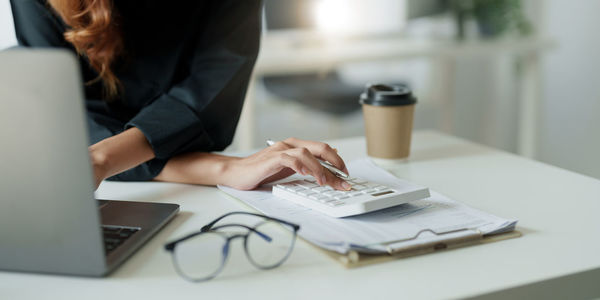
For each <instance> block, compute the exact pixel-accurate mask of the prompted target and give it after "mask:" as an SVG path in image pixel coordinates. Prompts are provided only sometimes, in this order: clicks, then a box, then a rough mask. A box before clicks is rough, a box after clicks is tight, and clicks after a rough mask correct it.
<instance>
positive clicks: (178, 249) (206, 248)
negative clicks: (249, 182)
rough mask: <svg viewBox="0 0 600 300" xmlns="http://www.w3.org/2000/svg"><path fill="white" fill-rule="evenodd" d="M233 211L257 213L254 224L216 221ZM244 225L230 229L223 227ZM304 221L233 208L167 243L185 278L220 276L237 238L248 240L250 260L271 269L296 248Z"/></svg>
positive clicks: (245, 249)
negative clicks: (232, 231)
mask: <svg viewBox="0 0 600 300" xmlns="http://www.w3.org/2000/svg"><path fill="white" fill-rule="evenodd" d="M231 215H247V216H253V217H257V219H258V222H257V223H256V224H255V225H254V226H248V225H244V224H234V223H232V224H223V225H217V226H215V224H216V223H217V222H219V221H220V220H222V219H224V218H226V217H228V216H231ZM232 227H233V228H238V229H243V230H244V232H243V233H229V232H224V231H222V229H223V228H232ZM299 229H300V225H296V224H293V223H290V222H287V221H284V220H280V219H276V218H272V217H267V216H265V215H261V214H255V213H249V212H230V213H227V214H225V215H223V216H221V217H219V218H217V219H215V220H214V221H212V222H210V223H208V224H207V225H205V226H204V227H202V228H201V229H200V231H198V232H195V233H192V234H189V235H187V236H185V237H182V238H180V239H178V240H175V241H172V242H170V243H167V244H165V250H167V251H168V252H170V253H171V255H172V259H173V264H174V266H175V269H176V271H177V273H179V275H181V276H182V277H183V278H185V279H187V280H190V281H193V282H201V281H206V280H210V279H212V278H214V277H216V276H217V275H218V274H219V273H220V272H221V271H222V270H223V267H224V266H225V263H226V262H227V256H228V255H229V244H230V243H231V241H232V240H234V239H236V238H241V239H243V240H244V251H245V252H246V257H247V258H248V260H249V261H250V262H251V263H252V264H253V265H254V266H256V267H257V268H259V269H263V270H268V269H273V268H276V267H278V266H280V265H281V264H282V263H283V262H284V261H285V260H286V259H287V258H288V257H289V256H290V253H291V252H292V249H293V248H294V244H295V242H296V235H297V233H298V230H299Z"/></svg>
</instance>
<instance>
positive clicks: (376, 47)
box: [254, 34, 556, 75]
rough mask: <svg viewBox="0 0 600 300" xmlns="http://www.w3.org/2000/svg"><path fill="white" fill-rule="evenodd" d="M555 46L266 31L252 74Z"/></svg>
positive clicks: (534, 41) (548, 42) (541, 40)
mask: <svg viewBox="0 0 600 300" xmlns="http://www.w3.org/2000/svg"><path fill="white" fill-rule="evenodd" d="M555 46H556V42H555V41H554V40H553V39H551V38H549V37H538V36H530V37H524V38H519V39H514V38H513V39H493V40H485V39H481V40H467V41H456V40H433V39H431V40H426V39H407V38H401V37H385V38H365V39H348V40H330V41H328V40H324V39H321V40H319V39H314V38H308V39H307V40H306V41H304V42H303V41H301V40H299V39H298V38H293V39H286V38H285V37H283V36H279V35H269V34H266V35H265V36H264V38H263V41H262V45H261V50H260V54H259V58H258V61H257V63H256V67H255V71H254V72H255V74H256V75H275V74H281V73H286V74H290V73H306V72H315V71H327V70H330V69H333V68H335V67H336V66H338V65H340V64H344V63H349V62H358V61H375V60H386V59H396V60H399V59H410V58H420V57H422V58H436V57H440V58H444V57H446V58H455V59H457V58H463V57H477V56H494V55H503V54H527V53H532V52H541V51H545V50H548V49H551V48H554V47H555Z"/></svg>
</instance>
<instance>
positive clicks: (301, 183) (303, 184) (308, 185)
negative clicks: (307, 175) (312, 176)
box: [296, 181, 319, 189]
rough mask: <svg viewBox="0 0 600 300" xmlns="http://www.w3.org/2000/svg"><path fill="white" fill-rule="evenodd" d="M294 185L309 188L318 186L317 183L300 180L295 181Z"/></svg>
mask: <svg viewBox="0 0 600 300" xmlns="http://www.w3.org/2000/svg"><path fill="white" fill-rule="evenodd" d="M296 186H301V187H303V188H307V189H310V188H314V187H318V186H319V185H317V184H314V183H310V182H303V181H300V182H298V183H296Z"/></svg>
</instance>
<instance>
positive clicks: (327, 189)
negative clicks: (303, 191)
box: [312, 186, 331, 193]
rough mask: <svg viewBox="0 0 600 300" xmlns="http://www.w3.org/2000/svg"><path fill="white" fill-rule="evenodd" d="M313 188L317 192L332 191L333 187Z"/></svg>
mask: <svg viewBox="0 0 600 300" xmlns="http://www.w3.org/2000/svg"><path fill="white" fill-rule="evenodd" d="M312 190H313V191H315V192H317V193H322V192H327V191H331V189H330V188H328V187H327V186H320V187H316V188H313V189H312Z"/></svg>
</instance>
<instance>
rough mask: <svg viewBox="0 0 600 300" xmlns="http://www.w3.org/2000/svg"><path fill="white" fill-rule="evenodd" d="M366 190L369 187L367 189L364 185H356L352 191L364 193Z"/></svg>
mask: <svg viewBox="0 0 600 300" xmlns="http://www.w3.org/2000/svg"><path fill="white" fill-rule="evenodd" d="M366 188H367V187H366V186H364V185H362V184H357V185H354V186H352V189H353V190H356V191H362V190H364V189H366Z"/></svg>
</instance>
